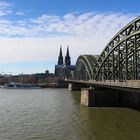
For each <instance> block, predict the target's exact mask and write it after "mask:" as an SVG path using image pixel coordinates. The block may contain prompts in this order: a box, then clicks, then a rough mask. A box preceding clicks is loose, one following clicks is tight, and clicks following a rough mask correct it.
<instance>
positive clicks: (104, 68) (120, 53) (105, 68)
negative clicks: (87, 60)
mask: <svg viewBox="0 0 140 140" xmlns="http://www.w3.org/2000/svg"><path fill="white" fill-rule="evenodd" d="M139 79H140V17H138V18H137V19H135V20H133V21H132V22H131V23H129V24H128V25H126V26H125V27H124V28H123V29H122V30H120V31H119V32H118V33H117V34H116V35H115V36H114V37H113V38H112V39H111V41H110V42H109V43H108V44H107V46H106V47H105V49H104V50H103V52H102V53H101V55H100V56H99V59H98V65H97V72H96V75H95V80H119V81H120V80H139Z"/></svg>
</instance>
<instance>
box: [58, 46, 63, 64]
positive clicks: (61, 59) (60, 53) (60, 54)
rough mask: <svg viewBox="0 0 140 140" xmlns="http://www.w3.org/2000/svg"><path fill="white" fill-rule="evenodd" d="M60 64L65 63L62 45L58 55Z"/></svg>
mask: <svg viewBox="0 0 140 140" xmlns="http://www.w3.org/2000/svg"><path fill="white" fill-rule="evenodd" d="M58 65H63V55H62V47H61V46H60V52H59V57H58Z"/></svg>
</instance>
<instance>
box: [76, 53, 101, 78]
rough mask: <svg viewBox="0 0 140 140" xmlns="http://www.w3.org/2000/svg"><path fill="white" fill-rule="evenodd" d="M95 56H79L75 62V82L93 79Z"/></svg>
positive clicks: (95, 63) (95, 65)
mask: <svg viewBox="0 0 140 140" xmlns="http://www.w3.org/2000/svg"><path fill="white" fill-rule="evenodd" d="M97 59H98V56H97V55H80V56H79V57H78V59H77V62H76V72H75V77H76V79H77V80H91V79H94V78H95V75H94V74H95V73H96V72H97V71H96V68H97Z"/></svg>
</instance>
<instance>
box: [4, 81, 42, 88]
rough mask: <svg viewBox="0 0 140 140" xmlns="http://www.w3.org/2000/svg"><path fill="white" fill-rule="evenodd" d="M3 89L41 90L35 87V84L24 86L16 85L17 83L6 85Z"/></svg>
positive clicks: (21, 84)
mask: <svg viewBox="0 0 140 140" xmlns="http://www.w3.org/2000/svg"><path fill="white" fill-rule="evenodd" d="M1 88H6V89H40V87H39V86H35V85H33V84H23V83H15V82H10V83H6V84H4V85H3V86H1Z"/></svg>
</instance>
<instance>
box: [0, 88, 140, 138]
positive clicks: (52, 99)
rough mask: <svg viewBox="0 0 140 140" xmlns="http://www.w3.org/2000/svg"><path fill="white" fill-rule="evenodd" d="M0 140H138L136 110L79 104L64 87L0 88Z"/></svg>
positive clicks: (139, 126)
mask: <svg viewBox="0 0 140 140" xmlns="http://www.w3.org/2000/svg"><path fill="white" fill-rule="evenodd" d="M0 140H140V112H139V111H136V110H133V109H128V108H111V107H110V108H103V107H102V108H87V107H82V106H80V94H79V92H73V93H71V92H68V91H67V90H66V89H51V88H50V89H38V90H33V89H30V90H10V89H9V90H8V89H0Z"/></svg>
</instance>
